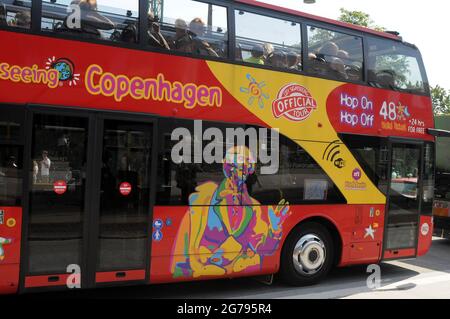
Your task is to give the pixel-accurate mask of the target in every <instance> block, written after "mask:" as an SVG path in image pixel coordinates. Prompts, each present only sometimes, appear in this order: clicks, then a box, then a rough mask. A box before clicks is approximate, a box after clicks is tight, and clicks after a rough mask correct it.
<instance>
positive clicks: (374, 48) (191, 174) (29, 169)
mask: <svg viewBox="0 0 450 319" xmlns="http://www.w3.org/2000/svg"><path fill="white" fill-rule="evenodd" d="M98 2H99V3H98V4H97V2H96V1H86V0H82V1H80V2H73V3H72V2H71V1H68V0H67V1H38V0H36V1H12V0H1V1H0V42H1V43H2V48H3V49H2V50H0V293H4V294H7V293H17V292H29V291H42V290H51V289H70V288H80V287H81V288H94V287H105V286H114V285H125V284H133V285H137V284H155V283H169V282H180V281H191V280H204V279H217V278H235V277H242V276H257V275H271V274H276V273H280V275H281V276H282V277H283V278H284V279H285V280H286V281H287V282H288V283H290V284H294V285H305V284H313V283H316V282H318V281H320V280H321V279H323V278H324V277H325V276H326V275H327V273H328V272H329V271H330V269H332V268H333V267H335V266H338V267H342V266H347V265H355V264H371V263H379V262H381V261H386V260H392V259H398V258H414V257H417V256H421V255H424V254H425V253H426V252H427V251H428V249H429V247H430V245H431V240H432V237H431V236H432V232H433V229H432V228H433V222H432V216H431V211H432V200H433V184H434V167H433V165H434V141H435V139H434V136H433V135H432V134H431V133H432V131H429V129H432V128H433V127H434V123H433V114H432V106H431V99H430V95H429V88H428V81H427V77H426V72H425V69H424V65H423V62H422V58H421V55H420V53H419V50H418V49H417V48H416V47H415V46H414V45H411V44H408V43H406V42H404V41H402V39H401V38H400V37H398V36H396V35H393V34H390V33H380V32H376V31H373V30H370V29H366V28H361V27H357V26H353V25H348V24H344V23H340V22H337V21H332V20H328V19H323V18H320V17H316V16H312V15H308V14H304V13H301V12H297V11H293V10H288V9H283V8H279V7H276V6H272V5H267V4H263V3H259V2H255V1H250V0H237V1H219V0H205V1H193V0H164V1H145V0H141V1H138V0H133V1H115V2H106V1H103V2H102V1H100V0H99V1H98ZM108 3H109V5H110V6H107V5H108ZM120 3H123V7H120V6H121V4H120ZM103 4H107V5H106V6H105V5H103ZM113 5H115V6H116V7H111V6H113ZM269 129H270V130H269ZM230 132H231V133H232V134H234V135H231V138H228V137H229V134H230ZM225 136H226V137H227V139H226V140H224V137H225ZM242 137H243V142H241V143H240V144H239V143H236V139H239V138H242ZM255 139H256V143H255V145H256V147H253V148H252V147H251V144H252V142H251V141H252V140H255ZM181 149H182V150H183V151H182V152H181V151H180V150H181ZM255 150H256V152H257V153H258V154H256V152H255ZM262 155H265V156H262ZM208 156H209V157H208ZM211 156H212V157H214V159H215V160H210V157H211Z"/></svg>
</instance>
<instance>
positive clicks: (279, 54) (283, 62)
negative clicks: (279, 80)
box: [267, 51, 287, 68]
mask: <svg viewBox="0 0 450 319" xmlns="http://www.w3.org/2000/svg"><path fill="white" fill-rule="evenodd" d="M267 61H268V62H269V64H270V65H272V66H274V67H277V68H285V67H286V66H287V57H286V54H285V53H284V52H283V51H274V52H273V53H272V55H271V56H269V58H268V60H267Z"/></svg>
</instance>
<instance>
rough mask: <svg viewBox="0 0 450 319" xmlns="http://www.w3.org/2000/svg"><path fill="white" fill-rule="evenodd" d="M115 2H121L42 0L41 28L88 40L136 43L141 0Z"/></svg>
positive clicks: (102, 0)
mask: <svg viewBox="0 0 450 319" xmlns="http://www.w3.org/2000/svg"><path fill="white" fill-rule="evenodd" d="M115 3H117V4H119V5H118V6H117V5H114V4H111V2H110V1H106V0H98V1H97V0H72V1H71V0H63V1H58V2H56V1H53V0H50V1H42V23H41V28H42V30H44V31H50V32H62V33H65V34H71V35H75V36H80V37H83V38H89V39H104V40H111V41H118V42H129V43H137V41H138V30H139V28H138V21H139V19H138V16H139V15H138V7H139V1H138V0H133V1H126V2H125V1H118V2H115ZM78 20H79V21H78Z"/></svg>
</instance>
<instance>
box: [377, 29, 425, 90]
mask: <svg viewBox="0 0 450 319" xmlns="http://www.w3.org/2000/svg"><path fill="white" fill-rule="evenodd" d="M368 43H369V59H368V69H369V73H368V74H369V79H368V80H369V83H370V84H371V85H373V86H375V87H379V88H385V89H392V90H402V91H406V92H409V93H419V94H423V93H426V85H425V76H424V72H423V71H422V70H421V65H422V62H421V58H420V53H419V51H418V50H417V49H414V48H412V47H410V46H407V45H405V44H402V43H398V42H393V41H387V40H378V39H372V38H368Z"/></svg>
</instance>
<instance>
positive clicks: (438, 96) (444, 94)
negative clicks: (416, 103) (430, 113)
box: [431, 85, 450, 115]
mask: <svg viewBox="0 0 450 319" xmlns="http://www.w3.org/2000/svg"><path fill="white" fill-rule="evenodd" d="M431 98H432V100H433V110H434V113H435V114H436V115H443V114H450V91H449V90H446V89H444V88H442V87H440V86H439V85H436V86H435V87H431Z"/></svg>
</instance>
